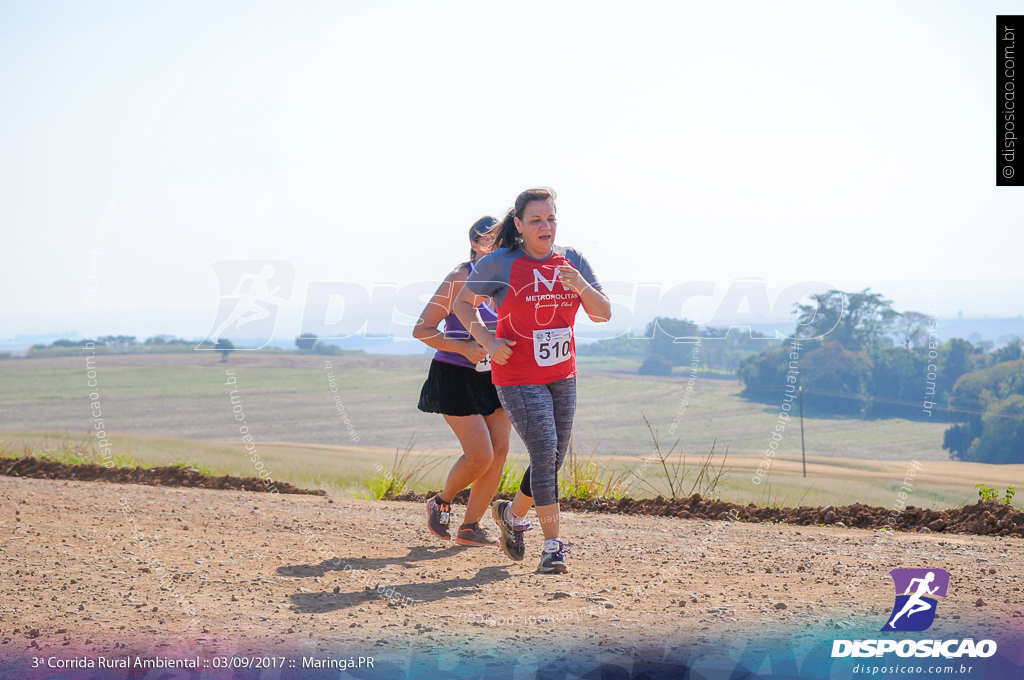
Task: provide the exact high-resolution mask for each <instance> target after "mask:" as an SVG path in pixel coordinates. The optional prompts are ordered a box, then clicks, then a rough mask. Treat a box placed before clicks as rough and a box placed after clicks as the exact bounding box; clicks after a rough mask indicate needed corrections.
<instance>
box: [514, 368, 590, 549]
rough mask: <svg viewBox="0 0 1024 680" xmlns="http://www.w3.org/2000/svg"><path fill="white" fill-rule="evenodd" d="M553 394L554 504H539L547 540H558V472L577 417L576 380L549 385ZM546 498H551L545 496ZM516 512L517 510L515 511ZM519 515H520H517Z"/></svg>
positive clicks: (538, 509)
mask: <svg viewBox="0 0 1024 680" xmlns="http://www.w3.org/2000/svg"><path fill="white" fill-rule="evenodd" d="M547 388H548V391H549V392H550V393H551V411H552V416H553V420H554V429H555V435H556V438H557V443H556V445H555V472H554V492H555V493H554V503H553V504H551V505H540V503H539V502H538V504H537V518H538V519H539V520H540V523H541V530H542V531H543V532H544V538H545V539H553V538H558V532H559V514H558V471H559V470H561V469H562V463H563V462H565V454H566V452H567V451H568V450H569V440H570V438H571V437H572V422H573V419H574V418H575V416H576V378H566V379H565V380H559V381H557V382H553V383H549V384H548V385H547ZM530 487H531V489H532V488H533V480H532V479H531V480H530ZM545 498H550V496H547V495H545ZM513 512H515V510H513ZM517 514H518V513H517Z"/></svg>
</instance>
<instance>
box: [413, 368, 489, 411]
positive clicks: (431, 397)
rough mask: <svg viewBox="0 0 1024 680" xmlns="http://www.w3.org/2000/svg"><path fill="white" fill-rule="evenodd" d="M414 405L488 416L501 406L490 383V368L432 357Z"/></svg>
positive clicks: (423, 409) (430, 409)
mask: <svg viewBox="0 0 1024 680" xmlns="http://www.w3.org/2000/svg"><path fill="white" fill-rule="evenodd" d="M418 408H419V410H421V411H425V412H426V413H443V414H444V415H446V416H474V415H481V416H489V415H491V414H492V413H494V412H495V411H497V410H498V409H499V408H501V401H499V399H498V391H497V390H495V389H494V385H493V384H492V383H491V372H490V371H478V370H476V369H475V368H467V367H466V366H456V365H455V364H449V363H447V362H445V361H438V360H437V359H434V360H433V361H431V362H430V372H429V373H427V380H426V382H424V383H423V389H421V390H420V403H419V404H418Z"/></svg>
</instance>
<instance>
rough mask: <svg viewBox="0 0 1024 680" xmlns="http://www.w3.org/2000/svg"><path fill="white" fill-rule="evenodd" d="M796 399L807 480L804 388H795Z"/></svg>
mask: <svg viewBox="0 0 1024 680" xmlns="http://www.w3.org/2000/svg"><path fill="white" fill-rule="evenodd" d="M796 393H797V397H798V399H799V401H800V455H802V456H803V459H804V479H806V478H807V449H806V448H804V388H803V385H801V386H800V387H798V388H797V391H796Z"/></svg>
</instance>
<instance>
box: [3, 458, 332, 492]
mask: <svg viewBox="0 0 1024 680" xmlns="http://www.w3.org/2000/svg"><path fill="white" fill-rule="evenodd" d="M0 475H5V476H7V477H32V478H34V479H70V480H75V481H80V482H96V481H99V482H114V483H116V484H147V485H149V486H191V487H196V488H200V489H224V490H228V491H266V490H267V489H268V488H277V490H278V491H279V492H280V493H294V494H306V495H311V496H325V495H327V494H326V492H324V491H321V490H319V489H300V488H298V487H295V486H292V485H291V484H288V483H286V482H274V483H273V484H272V485H271V486H270V487H268V486H267V485H265V484H264V483H263V480H262V479H259V478H257V477H231V476H228V475H225V476H223V477H208V476H206V475H202V474H200V473H198V472H191V471H189V470H188V469H187V468H180V467H155V468H141V467H136V468H106V467H103V466H102V465H68V464H67V463H59V462H57V461H53V460H40V459H39V458H30V457H23V458H4V459H0Z"/></svg>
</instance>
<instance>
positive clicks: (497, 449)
mask: <svg viewBox="0 0 1024 680" xmlns="http://www.w3.org/2000/svg"><path fill="white" fill-rule="evenodd" d="M481 417H482V418H483V419H484V422H485V423H486V425H487V431H488V432H489V434H490V440H491V451H492V452H493V457H492V458H491V465H490V467H489V468H487V470H486V471H484V473H483V474H482V475H480V476H479V477H477V478H476V479H475V480H474V481H473V482H472V487H471V488H470V490H469V502H468V503H467V504H466V518H465V523H466V524H475V523H476V522H479V521H480V518H481V517H483V516H484V513H485V512H487V509H488V508H489V507H490V505H491V501H493V500H494V492H495V491H497V490H498V483H499V482H501V473H502V472H503V471H504V469H505V458H506V457H507V456H508V440H509V436H510V435H511V434H512V423H510V422H509V420H508V416H507V415H505V409H501V408H499V409H498V410H497V411H495V412H494V413H492V414H491V415H489V416H481ZM456 493H458V492H456Z"/></svg>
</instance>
